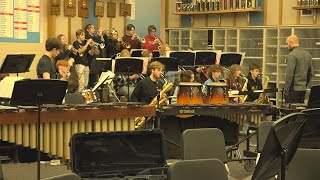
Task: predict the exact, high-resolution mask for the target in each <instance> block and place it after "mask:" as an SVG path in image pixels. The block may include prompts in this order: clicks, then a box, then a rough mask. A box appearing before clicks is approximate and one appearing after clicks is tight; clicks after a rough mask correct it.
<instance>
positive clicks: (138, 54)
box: [130, 49, 146, 57]
mask: <svg viewBox="0 0 320 180" xmlns="http://www.w3.org/2000/svg"><path fill="white" fill-rule="evenodd" d="M145 50H146V49H131V52H130V54H131V57H142V53H143V51H145Z"/></svg>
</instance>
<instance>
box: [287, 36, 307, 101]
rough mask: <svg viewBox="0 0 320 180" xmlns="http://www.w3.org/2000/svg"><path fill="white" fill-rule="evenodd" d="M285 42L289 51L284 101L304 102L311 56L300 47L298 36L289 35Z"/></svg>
mask: <svg viewBox="0 0 320 180" xmlns="http://www.w3.org/2000/svg"><path fill="white" fill-rule="evenodd" d="M286 43H287V46H288V49H289V50H290V53H289V54H288V57H287V67H286V82H285V86H284V95H285V101H286V103H304V98H305V94H306V90H307V85H308V83H309V82H310V79H311V77H312V73H313V69H312V57H311V55H310V54H309V53H308V52H307V51H305V50H303V49H302V48H300V46H299V38H298V36H296V35H291V36H289V37H288V38H287V40H286Z"/></svg>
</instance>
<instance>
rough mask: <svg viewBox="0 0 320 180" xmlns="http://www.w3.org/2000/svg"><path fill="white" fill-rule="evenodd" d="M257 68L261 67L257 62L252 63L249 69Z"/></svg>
mask: <svg viewBox="0 0 320 180" xmlns="http://www.w3.org/2000/svg"><path fill="white" fill-rule="evenodd" d="M255 69H260V67H259V66H258V65H257V64H251V66H250V67H249V71H253V70H255Z"/></svg>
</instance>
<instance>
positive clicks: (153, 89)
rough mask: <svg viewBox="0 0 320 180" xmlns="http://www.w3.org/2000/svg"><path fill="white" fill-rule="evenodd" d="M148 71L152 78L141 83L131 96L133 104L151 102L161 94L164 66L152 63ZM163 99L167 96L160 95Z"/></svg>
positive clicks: (156, 62) (155, 62)
mask: <svg viewBox="0 0 320 180" xmlns="http://www.w3.org/2000/svg"><path fill="white" fill-rule="evenodd" d="M148 70H149V71H150V73H151V74H150V76H148V77H146V78H144V79H143V80H141V81H139V82H138V84H137V85H136V87H135V89H134V91H133V92H132V95H131V99H130V100H131V101H133V102H145V103H148V104H150V102H151V101H152V100H153V99H154V98H155V97H156V96H157V95H158V94H159V93H160V91H161V89H162V87H163V83H162V82H161V81H159V79H160V78H161V73H162V71H163V70H164V65H163V64H162V63H160V62H158V61H153V62H151V63H150V65H149V67H148ZM160 96H161V97H160V99H161V98H165V97H166V95H165V94H161V95H160Z"/></svg>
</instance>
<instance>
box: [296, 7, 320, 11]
mask: <svg viewBox="0 0 320 180" xmlns="http://www.w3.org/2000/svg"><path fill="white" fill-rule="evenodd" d="M292 9H294V10H304V9H320V6H295V7H292Z"/></svg>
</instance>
